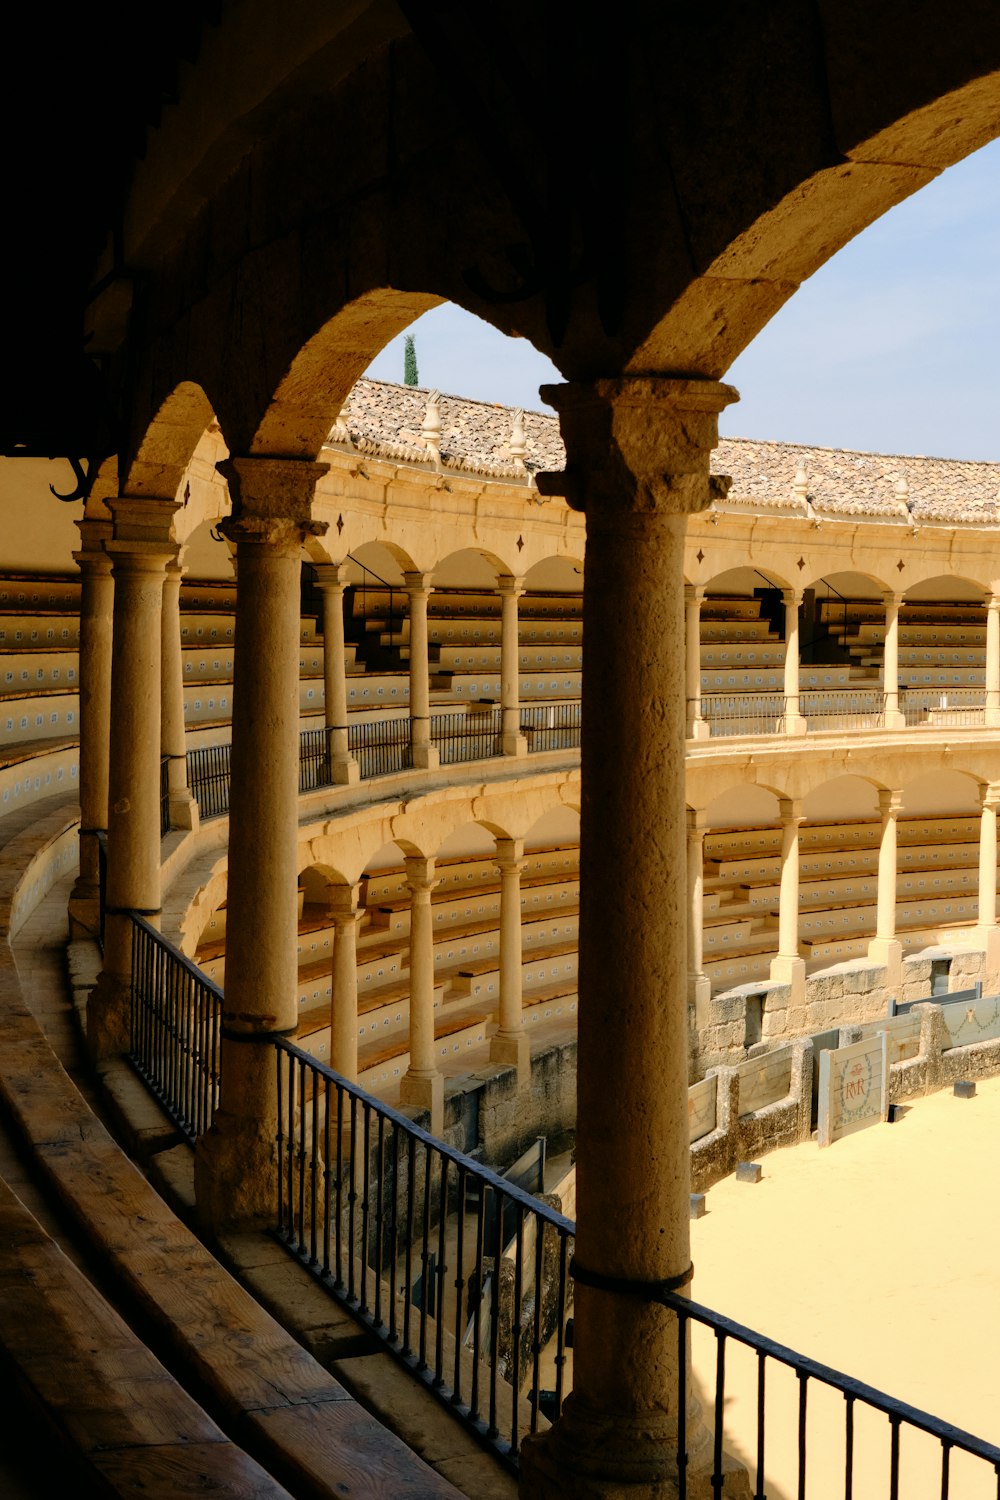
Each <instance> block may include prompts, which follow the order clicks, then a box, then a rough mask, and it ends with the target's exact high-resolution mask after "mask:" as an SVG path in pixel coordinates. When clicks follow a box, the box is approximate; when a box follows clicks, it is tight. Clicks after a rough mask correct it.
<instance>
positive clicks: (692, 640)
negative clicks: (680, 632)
mask: <svg viewBox="0 0 1000 1500" xmlns="http://www.w3.org/2000/svg"><path fill="white" fill-rule="evenodd" d="M704 597H705V590H704V588H703V587H702V586H701V584H693V583H686V584H685V585H684V639H685V646H686V661H687V673H686V675H687V737H688V739H689V740H707V739H708V737H709V735H710V734H711V733H712V729H711V725H710V724H708V723H706V721H705V720H704V719H703V718H702V714H701V601H702V600H703V599H704Z"/></svg>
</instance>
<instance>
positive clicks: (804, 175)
mask: <svg viewBox="0 0 1000 1500" xmlns="http://www.w3.org/2000/svg"><path fill="white" fill-rule="evenodd" d="M966 10H967V14H966V15H965V16H963V19H962V21H961V22H960V23H959V25H958V27H957V28H956V29H955V30H954V31H953V32H952V34H951V35H950V36H947V37H946V36H944V35H940V34H937V42H938V43H939V44H940V45H939V51H938V55H937V56H936V57H934V58H933V59H932V58H931V57H929V56H928V54H927V47H928V40H929V37H928V32H929V31H931V30H935V28H934V27H933V26H930V27H927V26H923V27H921V26H914V27H900V26H899V24H898V21H897V19H896V17H895V16H893V17H892V18H891V19H890V16H889V14H888V13H886V14H885V16H884V17H882V18H878V19H875V18H873V20H872V22H871V23H869V24H866V25H865V26H863V27H862V30H863V32H864V40H863V41H861V38H860V36H859V37H857V38H851V37H849V35H848V34H847V32H846V29H845V30H842V27H843V28H847V27H848V26H850V27H852V28H853V25H854V22H855V21H856V20H857V13H856V12H852V13H851V16H850V18H848V15H847V13H846V12H845V14H844V18H843V22H842V23H841V26H838V25H834V26H832V27H831V28H830V29H828V28H827V25H826V22H828V21H830V20H831V18H830V17H829V15H827V16H826V17H825V20H824V27H823V33H824V34H823V42H822V50H823V51H824V52H825V66H826V68H827V69H828V70H831V71H828V74H827V78H828V87H829V88H830V91H831V96H832V97H831V99H830V101H829V102H830V103H831V104H832V112H831V116H830V117H829V118H828V124H827V131H828V138H827V141H826V143H825V146H826V148H825V151H824V150H823V149H822V148H820V146H819V141H818V140H814V141H813V142H812V151H813V158H812V160H811V161H810V162H809V163H808V165H806V164H805V159H806V157H808V155H809V150H810V148H809V147H807V146H805V145H804V143H803V146H804V150H803V155H802V157H801V158H800V161H801V165H802V166H804V167H805V170H801V169H799V170H797V169H796V167H795V166H793V165H792V162H791V157H792V156H794V155H797V154H798V153H789V154H788V158H787V159H786V161H785V162H784V163H782V165H781V167H780V168H779V173H780V175H781V176H783V177H784V178H785V184H784V185H783V186H782V187H779V188H778V190H777V192H775V191H773V186H772V192H771V195H770V197H769V198H768V197H767V194H766V192H765V191H764V184H763V182H760V181H758V182H756V183H755V184H754V185H752V186H751V184H750V182H749V181H745V182H744V185H743V188H742V191H740V192H739V193H738V195H737V202H736V203H735V205H734V207H733V209H732V211H731V212H730V214H729V216H728V218H727V221H726V222H723V220H722V219H721V218H720V220H719V222H718V224H717V225H715V226H713V227H712V228H708V226H705V227H706V228H708V232H707V234H705V235H703V236H700V249H701V254H700V255H699V254H698V252H697V251H696V252H695V256H696V261H697V263H698V274H697V275H696V277H695V278H694V279H693V280H691V281H690V282H689V283H688V284H687V285H685V286H684V287H683V288H682V289H680V291H679V294H678V295H677V296H676V298H674V299H672V300H671V301H670V302H669V303H668V304H667V305H666V306H665V310H664V312H663V314H662V315H661V316H660V318H659V319H658V321H657V322H656V323H655V324H654V325H653V327H652V328H651V329H650V332H649V334H648V335H647V336H646V337H645V338H644V339H643V340H642V341H641V342H640V343H639V344H638V346H637V347H636V349H635V350H634V351H633V353H632V355H631V357H630V359H629V361H628V369H629V370H632V371H635V372H640V371H646V370H678V371H685V372H688V373H692V374H694V373H697V374H700V375H706V376H712V377H716V378H718V377H720V376H721V375H723V374H724V373H725V371H726V370H727V369H728V367H729V366H730V365H731V364H732V362H733V360H734V359H735V358H736V356H737V355H738V354H739V353H740V352H741V351H742V350H743V349H745V348H746V346H747V344H749V343H750V341H751V340H752V339H753V338H754V337H755V335H756V334H757V333H759V332H760V330H761V328H763V327H764V325H765V324H766V323H767V322H768V321H769V320H770V318H772V317H773V316H774V314H775V313H776V312H777V311H778V309H779V308H780V307H781V306H782V305H783V304H784V303H785V302H786V301H787V300H788V298H789V297H790V296H791V295H792V294H793V293H794V292H795V291H796V290H797V288H798V287H799V286H800V285H801V283H802V282H803V281H805V280H806V279H807V278H808V277H809V276H810V275H811V274H812V273H813V272H814V271H815V270H817V269H818V268H819V267H820V266H821V265H822V264H823V263H824V262H825V261H827V260H828V259H829V258H830V257H831V256H832V255H834V254H835V253H836V251H837V250H839V249H840V248H841V247H842V246H843V245H845V244H846V243H847V242H848V241H849V240H851V239H853V238H854V236H855V235H857V234H858V233H860V231H861V230H863V229H865V228H866V227H867V226H868V225H869V224H871V223H873V222H874V221H875V220H876V219H877V218H879V217H880V216H881V215H882V214H884V213H885V212H886V211H887V210H888V209H890V208H892V207H893V206H894V205H895V204H896V203H899V202H901V201H902V200H903V199H905V198H907V197H910V196H911V195H912V194H913V193H914V192H916V191H918V190H919V189H920V188H921V187H923V186H924V185H925V184H926V183H927V182H929V181H931V180H932V178H933V177H935V176H936V175H937V174H938V173H939V172H940V171H942V170H943V169H944V168H946V167H948V166H951V165H952V164H953V163H954V162H957V161H959V160H961V159H962V157H964V156H967V155H968V154H969V153H970V152H972V151H974V150H976V149H977V148H978V147H979V146H982V145H985V144H986V143H987V142H988V141H990V140H993V139H994V138H995V137H996V136H997V135H1000V74H998V71H997V64H998V63H1000V37H996V36H995V35H993V34H990V35H989V36H988V37H987V36H984V35H983V29H982V28H983V25H984V24H985V18H984V17H983V16H982V15H981V13H979V12H978V11H977V8H976V7H974V6H972V7H966ZM879 28H884V30H882V31H881V32H880V29H879ZM990 31H991V33H992V32H994V31H995V28H990ZM903 33H909V34H908V35H904V34H903ZM852 41H853V43H854V45H852ZM757 45H758V46H760V45H763V41H762V40H761V41H759V42H758V44H757ZM751 50H752V49H751ZM747 64H749V57H748V59H747ZM887 67H888V70H889V72H891V73H892V74H893V78H894V81H893V83H892V85H891V86H888V87H886V83H887V79H888V72H887V71H886V68H887ZM879 79H881V83H880V82H879ZM736 96H737V97H741V95H740V92H739V90H737V91H736ZM824 102H826V100H825V99H824ZM814 107H815V106H814ZM812 123H813V125H814V126H816V127H817V129H818V122H817V121H813V122H812ZM733 124H735V122H733ZM759 128H761V129H763V126H762V125H761V126H759ZM691 129H692V131H695V130H696V129H697V126H696V125H695V124H694V122H693V121H692V123H691ZM722 135H723V136H724V137H725V139H726V141H727V147H726V149H727V151H728V152H729V156H728V159H727V160H726V162H725V164H724V165H721V164H720V165H721V170H722V171H723V172H724V173H725V175H726V176H727V177H728V178H729V179H730V180H733V181H735V180H736V178H737V176H738V174H739V173H740V170H741V164H742V163H743V149H744V148H741V147H737V148H736V149H735V150H734V149H733V146H734V139H733V131H732V130H729V129H724V130H723V131H722ZM745 149H750V140H749V138H748V140H747V142H746V148H745ZM824 157H825V160H824V159H823V158H824ZM747 166H748V167H749V162H747ZM750 170H751V172H752V168H751V169H750ZM752 175H753V176H754V177H759V174H758V173H752ZM716 188H718V183H717V184H716ZM741 221H742V222H741ZM713 230H714V232H713Z"/></svg>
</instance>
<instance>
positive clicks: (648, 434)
mask: <svg viewBox="0 0 1000 1500" xmlns="http://www.w3.org/2000/svg"><path fill="white" fill-rule="evenodd" d="M541 395H542V400H543V401H547V402H548V403H549V404H550V405H551V406H554V407H555V409H556V411H557V412H558V413H559V424H560V427H561V429H562V435H563V440H564V442H565V444H566V469H565V472H564V473H562V474H559V473H552V474H538V475H536V476H535V477H536V482H537V484H538V490H539V493H540V494H542V495H563V496H565V498H566V501H567V503H568V504H569V505H570V506H571V507H572V508H573V509H574V510H594V509H596V510H599V511H600V510H603V511H607V512H609V513H611V514H612V515H615V514H617V515H622V514H627V513H629V512H632V513H633V514H644V515H650V514H664V515H693V514H695V513H696V512H697V511H700V510H705V509H706V508H707V507H708V506H709V505H711V503H712V501H713V500H716V499H724V498H725V495H726V494H727V492H728V490H729V484H730V481H729V480H728V479H726V478H723V477H722V476H719V475H715V474H710V473H709V467H708V456H709V454H710V453H711V451H712V449H713V448H714V447H715V446H716V444H717V442H718V440H719V412H720V411H722V410H723V408H724V407H726V406H728V405H729V403H730V402H731V401H736V400H738V399H739V393H738V392H737V391H736V390H735V389H734V388H733V387H732V386H731V385H723V384H722V382H721V381H718V380H708V379H705V380H700V379H688V380H685V379H677V378H676V377H674V376H669V375H624V376H619V377H617V378H614V379H600V380H594V381H590V382H587V381H576V382H573V383H572V384H567V385H547V386H543V387H542V391H541Z"/></svg>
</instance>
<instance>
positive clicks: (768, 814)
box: [698, 781, 788, 828]
mask: <svg viewBox="0 0 1000 1500" xmlns="http://www.w3.org/2000/svg"><path fill="white" fill-rule="evenodd" d="M787 796H788V792H787V791H785V790H784V788H781V787H778V786H775V785H772V784H771V783H769V782H756V781H755V782H747V781H733V782H731V783H730V784H729V785H727V786H724V787H722V788H721V789H720V790H718V791H716V792H715V793H714V795H713V796H712V797H710V798H709V799H708V801H706V802H705V803H704V805H703V806H702V807H701V808H699V809H698V811H700V812H702V813H703V814H704V816H705V822H706V827H708V828H754V827H756V826H757V825H758V824H761V825H763V824H767V823H776V822H777V821H778V818H779V803H780V801H781V799H782V798H783V797H787Z"/></svg>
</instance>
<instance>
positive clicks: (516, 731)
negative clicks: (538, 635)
mask: <svg viewBox="0 0 1000 1500" xmlns="http://www.w3.org/2000/svg"><path fill="white" fill-rule="evenodd" d="M497 589H498V591H499V593H500V600H501V606H500V607H501V615H500V706H501V708H502V709H503V753H504V755H527V753H528V741H527V739H526V738H525V736H524V735H523V734H522V733H521V642H520V639H519V636H518V629H517V601H518V600H519V599H520V597H521V595H522V594H523V593H524V579H523V578H513V577H508V578H498V579H497Z"/></svg>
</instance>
